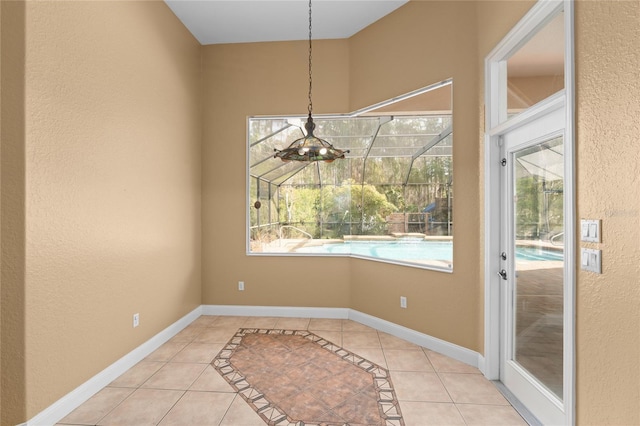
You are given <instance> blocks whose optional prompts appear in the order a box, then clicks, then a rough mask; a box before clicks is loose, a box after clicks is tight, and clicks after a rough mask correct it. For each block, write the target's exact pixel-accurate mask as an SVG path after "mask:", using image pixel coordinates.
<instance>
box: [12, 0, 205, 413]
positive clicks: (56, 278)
mask: <svg viewBox="0 0 640 426" xmlns="http://www.w3.org/2000/svg"><path fill="white" fill-rule="evenodd" d="M26 40H27V42H26V66H25V70H26V73H25V84H24V88H25V92H24V93H25V105H26V110H25V114H26V117H25V126H24V131H25V154H26V179H25V180H26V182H25V184H26V212H25V221H26V255H25V262H26V273H25V280H24V292H25V304H26V306H27V312H26V313H25V349H24V350H25V353H24V363H25V370H26V374H25V375H26V378H25V383H26V404H27V409H26V414H27V417H32V416H34V415H35V414H37V413H38V412H39V411H41V410H42V409H44V408H45V407H47V406H48V405H49V404H51V403H52V402H54V401H55V400H57V399H58V398H60V397H62V396H63V395H65V394H66V393H67V392H69V391H71V390H73V389H74V388H75V387H76V386H78V385H80V384H81V383H83V382H84V381H86V380H87V379H89V378H90V377H92V376H93V375H94V374H96V373H98V372H99V371H100V370H102V369H103V368H105V367H107V366H108V365H110V364H111V363H113V362H114V361H115V360H117V359H118V358H119V357H121V356H123V355H125V354H126V353H128V352H129V351H131V350H132V349H134V348H135V347H137V346H138V345H140V344H141V343H143V342H144V341H146V340H147V339H148V338H150V337H151V336H153V335H155V334H156V333H158V332H159V331H161V330H162V329H163V328H164V327H166V326H168V325H169V324H171V323H172V322H174V321H176V320H177V319H178V318H180V317H181V316H182V315H184V314H186V313H187V312H189V311H191V310H192V309H194V308H195V307H196V306H198V305H199V304H200V291H201V287H200V193H201V189H200V128H201V121H200V114H201V108H200V91H199V89H200V86H199V84H200V46H199V45H198V43H197V42H196V41H195V39H194V38H193V37H192V36H191V35H190V34H189V32H188V31H187V30H186V29H185V28H184V27H183V26H182V25H181V24H180V22H179V21H178V20H177V18H176V17H175V16H174V15H173V13H172V12H171V11H170V10H169V9H168V7H167V6H166V5H165V4H164V3H163V2H27V4H26ZM3 235H4V234H3ZM136 312H139V313H140V315H141V320H140V321H141V322H140V326H139V327H138V328H136V329H133V328H132V314H133V313H136ZM3 343H4V342H3ZM5 391H6V389H5ZM22 420H24V419H22Z"/></svg>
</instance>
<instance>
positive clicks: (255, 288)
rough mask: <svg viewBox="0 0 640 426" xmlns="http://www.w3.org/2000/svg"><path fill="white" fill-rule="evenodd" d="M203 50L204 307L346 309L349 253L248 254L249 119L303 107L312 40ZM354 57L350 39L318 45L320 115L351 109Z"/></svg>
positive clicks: (316, 73) (315, 72) (315, 90)
mask: <svg viewBox="0 0 640 426" xmlns="http://www.w3.org/2000/svg"><path fill="white" fill-rule="evenodd" d="M203 51H204V61H203V64H204V75H203V79H204V93H205V100H206V101H205V110H204V135H203V151H202V157H203V159H204V164H205V167H204V168H203V199H202V203H203V225H202V226H203V234H202V235H203V253H202V255H203V268H202V273H203V289H202V296H203V299H202V303H204V304H229V305H267V306H331V307H346V306H349V259H346V258H332V259H319V258H310V257H305V258H300V257H297V258H292V257H289V258H286V257H277V256H276V257H274V256H270V257H260V258H258V257H255V256H247V255H246V254H245V252H246V248H245V247H246V240H245V238H246V232H247V231H246V206H247V199H246V149H247V135H246V128H247V116H251V115H276V114H300V113H303V114H304V113H306V109H307V103H308V99H307V89H308V74H307V73H306V69H307V60H308V44H307V43H305V42H284V43H250V44H228V45H212V46H205V47H204V48H203ZM348 58H349V52H348V42H347V41H346V40H328V41H327V40H324V41H318V42H314V44H313V63H314V65H313V107H314V113H316V112H317V113H328V112H333V113H335V112H345V111H347V107H348V75H349V68H348ZM325 272H329V274H328V275H325V274H324V273H325ZM240 280H242V281H245V291H243V292H239V291H238V284H237V283H238V281H240Z"/></svg>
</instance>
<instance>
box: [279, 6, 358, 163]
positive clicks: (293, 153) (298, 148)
mask: <svg viewBox="0 0 640 426" xmlns="http://www.w3.org/2000/svg"><path fill="white" fill-rule="evenodd" d="M311 54H312V46H311V0H309V107H308V110H309V116H308V117H307V122H306V123H305V125H304V128H305V129H306V130H307V134H306V136H304V137H302V138H300V139H297V140H295V141H293V143H292V144H291V145H289V147H288V148H286V149H283V150H279V149H275V152H276V153H275V155H274V158H280V159H281V160H282V161H325V162H327V163H330V162H332V161H333V160H335V159H336V158H344V155H345V154H346V153H348V152H349V150H341V149H337V148H334V147H333V145H331V144H330V143H329V142H327V141H326V140H323V139H320V138H318V137H316V136H315V135H314V134H313V130H314V129H315V127H316V125H315V123H314V122H313V117H312V116H311V113H312V110H313V102H312V100H311V88H312V82H313V79H312V73H311Z"/></svg>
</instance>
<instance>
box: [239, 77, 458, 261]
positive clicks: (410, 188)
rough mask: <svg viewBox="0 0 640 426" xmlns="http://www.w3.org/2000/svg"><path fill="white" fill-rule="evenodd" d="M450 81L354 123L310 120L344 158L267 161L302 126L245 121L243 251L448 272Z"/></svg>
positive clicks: (350, 119) (277, 120)
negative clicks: (348, 258)
mask: <svg viewBox="0 0 640 426" xmlns="http://www.w3.org/2000/svg"><path fill="white" fill-rule="evenodd" d="M451 86H452V84H451V81H446V82H442V83H439V84H437V85H434V86H432V87H428V88H425V89H422V90H420V91H416V92H412V93H411V94H408V95H406V96H401V97H398V98H396V99H394V100H393V101H389V102H385V103H382V104H380V105H378V106H375V107H372V108H371V109H368V111H367V112H360V113H356V114H353V115H345V116H338V117H336V116H332V117H323V116H316V117H314V121H315V123H316V130H315V134H316V135H319V136H320V137H322V138H323V139H326V140H328V141H329V142H331V143H332V144H333V145H334V146H335V147H336V148H340V149H344V150H347V149H348V150H349V153H348V154H347V155H346V158H345V159H338V160H335V161H333V162H331V163H326V162H296V161H290V162H283V161H281V160H280V159H279V158H274V149H282V148H285V147H286V146H288V145H289V144H290V143H291V142H292V141H293V140H295V139H297V138H299V137H301V135H303V133H302V132H303V130H302V129H303V128H304V120H305V118H304V117H299V118H292V117H268V118H260V117H252V118H249V121H248V145H249V148H248V164H249V166H248V187H249V195H248V197H249V200H248V201H249V202H248V227H249V232H248V252H249V254H260V255H275V254H277V255H283V254H287V255H301V256H303V255H305V256H309V255H315V256H336V255H342V256H356V257H364V258H368V259H373V260H383V261H390V262H395V263H403V264H409V265H415V266H423V267H428V268H433V269H440V270H446V271H450V270H451V269H452V267H453V238H452V237H453V199H454V198H453V157H452V149H453V130H452V129H453V126H452V121H453V115H452V105H451V104H452V102H451V91H452V87H451Z"/></svg>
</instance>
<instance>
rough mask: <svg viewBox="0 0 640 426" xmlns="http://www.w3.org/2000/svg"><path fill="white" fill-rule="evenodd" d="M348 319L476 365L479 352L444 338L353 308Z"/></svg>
mask: <svg viewBox="0 0 640 426" xmlns="http://www.w3.org/2000/svg"><path fill="white" fill-rule="evenodd" d="M349 319H351V320H353V321H357V322H359V323H361V324H364V325H367V326H369V327H371V328H375V329H376V330H379V331H382V332H385V333H388V334H391V335H392V336H395V337H399V338H401V339H404V340H406V341H408V342H411V343H415V344H416V345H418V346H422V347H424V348H427V349H430V350H432V351H435V352H438V353H441V354H443V355H446V356H448V357H450V358H453V359H456V360H458V361H461V362H464V363H465V364H469V365H471V366H473V367H478V364H479V362H478V361H479V359H478V357H479V356H480V354H479V353H478V352H475V351H472V350H471V349H467V348H464V347H462V346H458V345H455V344H453V343H449V342H447V341H445V340H441V339H438V338H437V337H432V336H429V335H428V334H424V333H420V332H419V331H415V330H412V329H410V328H407V327H403V326H401V325H398V324H395V323H392V322H389V321H386V320H383V319H380V318H378V317H374V316H371V315H368V314H365V313H362V312H359V311H356V310H353V309H350V312H349Z"/></svg>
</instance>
